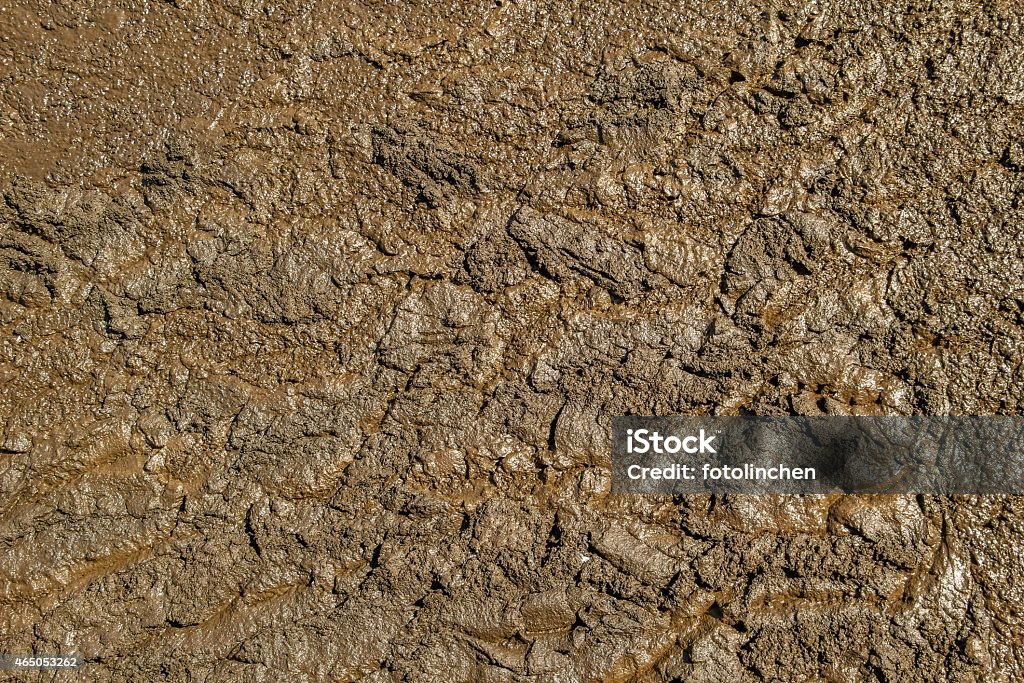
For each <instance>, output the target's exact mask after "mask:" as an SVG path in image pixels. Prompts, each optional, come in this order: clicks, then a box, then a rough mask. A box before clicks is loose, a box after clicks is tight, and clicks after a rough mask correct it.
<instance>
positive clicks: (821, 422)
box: [612, 416, 1024, 495]
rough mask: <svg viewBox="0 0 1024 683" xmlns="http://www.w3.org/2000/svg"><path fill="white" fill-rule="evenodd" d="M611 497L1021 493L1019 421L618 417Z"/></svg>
mask: <svg viewBox="0 0 1024 683" xmlns="http://www.w3.org/2000/svg"><path fill="white" fill-rule="evenodd" d="M612 491H613V492H615V493H833V492H845V493H935V494H951V493H996V494H1015V495H1020V494H1024V418H1019V417H924V416H915V417H616V418H613V419H612Z"/></svg>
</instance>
